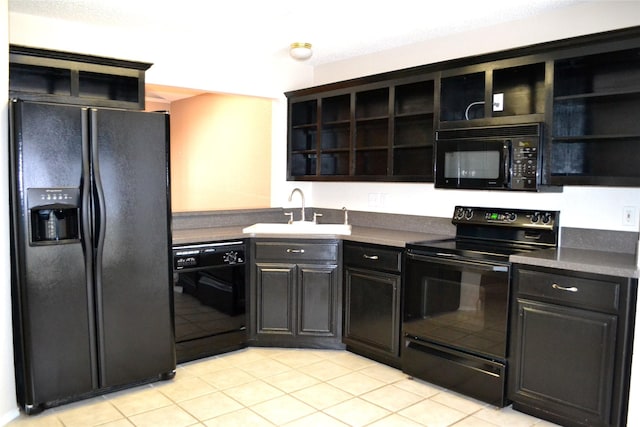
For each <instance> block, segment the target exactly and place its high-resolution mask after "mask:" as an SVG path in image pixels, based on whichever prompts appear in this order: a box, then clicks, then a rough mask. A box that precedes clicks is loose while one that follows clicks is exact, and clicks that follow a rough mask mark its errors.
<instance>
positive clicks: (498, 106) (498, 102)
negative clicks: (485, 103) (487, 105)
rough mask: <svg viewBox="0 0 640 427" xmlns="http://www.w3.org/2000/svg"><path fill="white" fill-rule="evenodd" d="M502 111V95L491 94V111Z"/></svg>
mask: <svg viewBox="0 0 640 427" xmlns="http://www.w3.org/2000/svg"><path fill="white" fill-rule="evenodd" d="M502 110H504V93H494V94H493V111H502Z"/></svg>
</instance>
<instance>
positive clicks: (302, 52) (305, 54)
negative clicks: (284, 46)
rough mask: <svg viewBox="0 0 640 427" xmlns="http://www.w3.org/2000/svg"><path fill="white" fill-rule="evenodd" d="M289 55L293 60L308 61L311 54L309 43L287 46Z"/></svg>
mask: <svg viewBox="0 0 640 427" xmlns="http://www.w3.org/2000/svg"><path fill="white" fill-rule="evenodd" d="M289 54H290V55H291V57H292V58H293V59H297V60H298V61H304V60H306V59H309V58H311V55H312V54H313V51H312V50H311V43H291V46H289Z"/></svg>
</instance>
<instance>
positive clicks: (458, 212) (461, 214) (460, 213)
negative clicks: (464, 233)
mask: <svg viewBox="0 0 640 427" xmlns="http://www.w3.org/2000/svg"><path fill="white" fill-rule="evenodd" d="M454 216H455V218H456V219H462V218H464V209H463V208H458V209H456V213H455V215H454Z"/></svg>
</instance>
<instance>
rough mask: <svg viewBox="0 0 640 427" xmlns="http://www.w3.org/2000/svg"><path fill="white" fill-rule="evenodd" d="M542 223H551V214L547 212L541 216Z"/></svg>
mask: <svg viewBox="0 0 640 427" xmlns="http://www.w3.org/2000/svg"><path fill="white" fill-rule="evenodd" d="M542 222H543V224H549V223H550V222H551V214H550V213H549V212H545V213H544V214H543V215H542Z"/></svg>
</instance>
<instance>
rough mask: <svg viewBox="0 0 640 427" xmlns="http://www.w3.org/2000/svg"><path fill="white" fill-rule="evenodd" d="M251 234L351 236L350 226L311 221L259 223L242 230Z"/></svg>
mask: <svg viewBox="0 0 640 427" xmlns="http://www.w3.org/2000/svg"><path fill="white" fill-rule="evenodd" d="M242 232H243V233H250V234H340V235H349V234H351V226H350V225H348V224H316V223H313V222H311V221H295V222H293V223H291V224H280V223H270V222H259V223H257V224H253V225H251V226H249V227H245V228H243V229H242Z"/></svg>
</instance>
